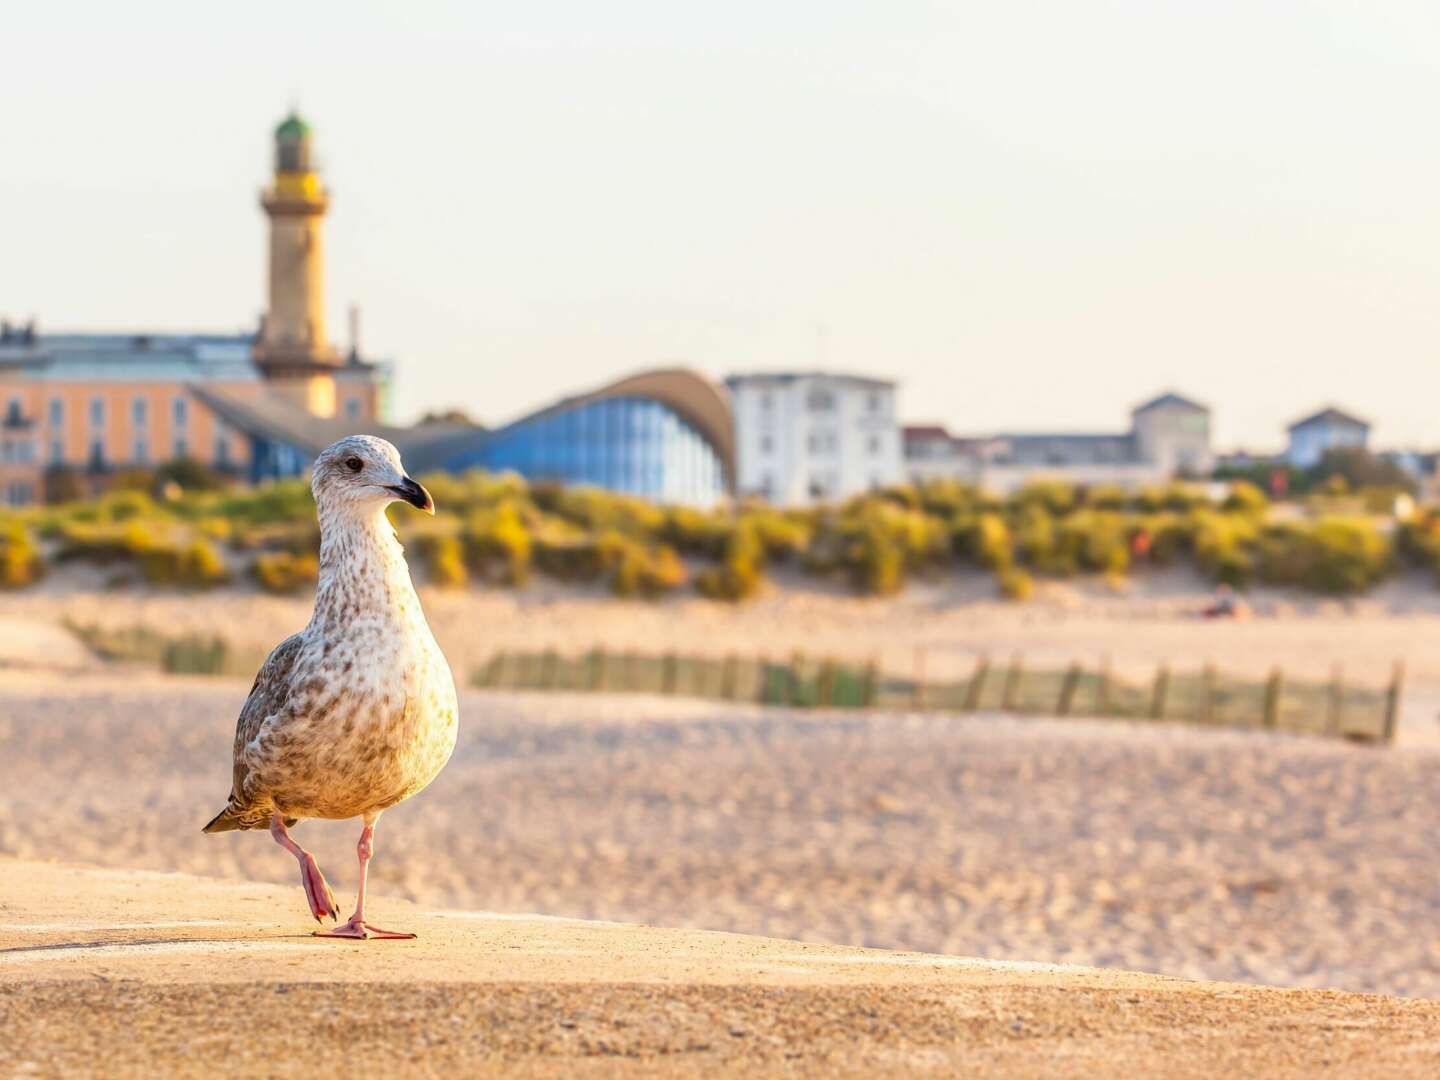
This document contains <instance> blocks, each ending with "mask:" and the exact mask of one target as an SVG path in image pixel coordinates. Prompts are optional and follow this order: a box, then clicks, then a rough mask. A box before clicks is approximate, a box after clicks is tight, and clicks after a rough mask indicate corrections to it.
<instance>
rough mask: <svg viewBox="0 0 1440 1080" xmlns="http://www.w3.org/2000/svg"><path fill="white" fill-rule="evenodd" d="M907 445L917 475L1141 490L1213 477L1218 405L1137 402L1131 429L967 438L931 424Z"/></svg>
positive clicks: (1175, 397) (1006, 487)
mask: <svg viewBox="0 0 1440 1080" xmlns="http://www.w3.org/2000/svg"><path fill="white" fill-rule="evenodd" d="M904 445H905V472H906V475H907V476H908V477H909V478H910V479H911V480H913V481H916V482H922V481H925V480H933V479H941V478H944V479H953V480H960V481H963V482H966V483H971V484H975V485H977V486H979V487H984V488H987V489H990V490H993V491H996V492H1000V493H1005V492H1010V491H1014V490H1016V489H1018V488H1021V487H1023V486H1024V485H1025V484H1027V483H1030V482H1031V481H1034V480H1041V479H1058V480H1064V481H1066V482H1068V483H1072V484H1079V485H1097V484H1115V485H1119V486H1121V487H1140V486H1144V485H1148V484H1157V483H1164V482H1166V481H1168V480H1170V479H1172V478H1174V477H1177V476H1191V477H1204V476H1208V475H1209V474H1210V472H1211V471H1212V469H1213V468H1214V460H1215V459H1214V454H1213V452H1212V451H1211V448H1210V410H1209V409H1208V408H1207V407H1206V406H1204V405H1201V404H1198V403H1197V402H1194V401H1191V400H1190V399H1188V398H1185V397H1182V396H1180V395H1179V394H1175V393H1165V394H1161V395H1160V396H1159V397H1156V398H1153V399H1152V400H1150V401H1147V402H1145V403H1144V404H1142V405H1138V406H1136V407H1135V408H1134V409H1133V410H1131V413H1130V430H1129V431H1126V432H1119V433H1115V434H1110V433H1077V432H1056V433H1044V432H1021V433H1002V434H996V435H986V436H976V437H959V436H955V435H952V434H950V432H949V431H947V430H946V429H945V428H944V427H942V426H939V425H923V426H916V427H908V428H906V429H905V432H904Z"/></svg>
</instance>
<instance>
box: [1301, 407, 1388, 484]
mask: <svg viewBox="0 0 1440 1080" xmlns="http://www.w3.org/2000/svg"><path fill="white" fill-rule="evenodd" d="M1285 430H1286V432H1287V433H1288V435H1289V437H1290V441H1289V444H1288V445H1287V446H1286V448H1285V462H1286V464H1288V465H1291V466H1293V467H1294V468H1297V469H1309V468H1313V467H1314V466H1316V465H1318V464H1320V459H1321V458H1323V457H1324V456H1325V454H1326V452H1327V451H1330V450H1337V449H1341V448H1343V447H1350V446H1358V447H1362V448H1363V447H1364V446H1365V444H1366V443H1368V442H1369V441H1370V425H1369V424H1368V423H1366V422H1365V421H1364V420H1360V419H1358V418H1356V417H1354V416H1351V415H1350V414H1349V413H1344V412H1341V411H1340V410H1339V409H1336V408H1324V409H1321V410H1320V411H1319V412H1317V413H1313V414H1312V415H1310V416H1307V417H1305V418H1304V419H1303V420H1296V421H1295V423H1293V424H1291V425H1290V426H1289V427H1288V428H1286V429H1285Z"/></svg>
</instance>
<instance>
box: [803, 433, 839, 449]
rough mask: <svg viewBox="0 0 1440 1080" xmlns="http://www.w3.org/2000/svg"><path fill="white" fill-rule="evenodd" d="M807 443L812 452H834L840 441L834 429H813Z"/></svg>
mask: <svg viewBox="0 0 1440 1080" xmlns="http://www.w3.org/2000/svg"><path fill="white" fill-rule="evenodd" d="M806 445H807V446H809V447H810V452H811V453H812V454H833V453H834V452H835V449H836V447H838V446H839V445H840V442H839V440H838V439H837V438H836V437H835V432H833V431H812V432H811V433H810V438H809V439H808V440H806Z"/></svg>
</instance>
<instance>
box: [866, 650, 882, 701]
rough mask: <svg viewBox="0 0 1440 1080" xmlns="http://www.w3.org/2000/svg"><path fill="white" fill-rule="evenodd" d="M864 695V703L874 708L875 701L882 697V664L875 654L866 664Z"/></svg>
mask: <svg viewBox="0 0 1440 1080" xmlns="http://www.w3.org/2000/svg"><path fill="white" fill-rule="evenodd" d="M863 695H864V705H865V707H866V708H867V709H873V708H874V707H875V703H876V702H877V701H878V700H879V699H880V664H879V662H878V661H877V660H876V659H875V658H874V657H873V656H872V657H871V658H870V663H868V664H866V665H865V689H864V691H863Z"/></svg>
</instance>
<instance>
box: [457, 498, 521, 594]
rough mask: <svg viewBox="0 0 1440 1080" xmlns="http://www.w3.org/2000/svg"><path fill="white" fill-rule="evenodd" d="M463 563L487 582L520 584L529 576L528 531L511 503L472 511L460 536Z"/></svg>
mask: <svg viewBox="0 0 1440 1080" xmlns="http://www.w3.org/2000/svg"><path fill="white" fill-rule="evenodd" d="M461 538H462V543H463V544H464V548H465V562H466V564H467V565H468V566H469V567H471V568H472V569H473V570H475V572H476V573H477V574H479V575H480V576H481V577H483V578H485V579H487V580H499V581H503V582H504V583H506V584H508V585H521V584H524V582H525V581H526V580H527V579H528V578H529V577H530V560H531V553H532V544H531V541H530V532H529V530H528V529H527V528H526V527H525V522H524V521H523V520H521V517H520V512H519V510H518V509H517V508H516V505H515V504H514V503H512V502H505V503H501V504H499V505H498V506H495V507H494V508H492V509H483V510H476V511H475V512H474V513H473V514H472V515H471V516H470V518H469V520H468V521H466V522H465V529H464V532H463V533H462V537H461Z"/></svg>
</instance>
